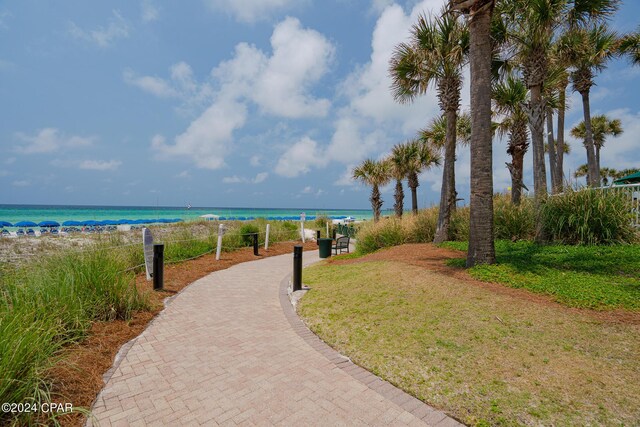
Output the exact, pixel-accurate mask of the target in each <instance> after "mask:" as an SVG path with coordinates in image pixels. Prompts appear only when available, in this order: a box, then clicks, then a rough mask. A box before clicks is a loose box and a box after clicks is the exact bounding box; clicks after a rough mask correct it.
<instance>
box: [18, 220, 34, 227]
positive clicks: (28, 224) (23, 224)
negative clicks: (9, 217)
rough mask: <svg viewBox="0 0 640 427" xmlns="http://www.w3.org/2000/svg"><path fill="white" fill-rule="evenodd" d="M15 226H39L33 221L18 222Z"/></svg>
mask: <svg viewBox="0 0 640 427" xmlns="http://www.w3.org/2000/svg"><path fill="white" fill-rule="evenodd" d="M13 226H14V227H37V226H38V224H36V223H35V222H33V221H20V222H16V223H15V224H14V225H13Z"/></svg>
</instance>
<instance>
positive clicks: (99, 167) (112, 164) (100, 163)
mask: <svg viewBox="0 0 640 427" xmlns="http://www.w3.org/2000/svg"><path fill="white" fill-rule="evenodd" d="M121 164H122V162H121V161H119V160H109V161H105V160H83V161H81V162H80V163H79V164H78V167H79V168H80V169H86V170H95V171H114V170H116V169H118V168H119V167H120V165H121Z"/></svg>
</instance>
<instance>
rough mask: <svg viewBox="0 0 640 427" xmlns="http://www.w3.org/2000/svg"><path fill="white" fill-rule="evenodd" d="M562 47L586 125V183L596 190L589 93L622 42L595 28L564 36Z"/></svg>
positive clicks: (571, 32) (610, 32) (596, 181)
mask: <svg viewBox="0 0 640 427" xmlns="http://www.w3.org/2000/svg"><path fill="white" fill-rule="evenodd" d="M561 43H562V49H563V50H564V51H565V54H566V56H567V57H568V58H569V60H570V62H571V64H572V67H573V71H572V72H571V83H572V85H573V90H574V91H576V92H578V93H580V95H581V96H582V109H583V113H584V123H585V132H584V145H585V148H586V150H587V165H588V166H589V174H588V175H587V183H588V184H589V185H590V186H592V187H595V186H598V185H599V183H600V176H599V175H600V170H599V168H598V162H597V159H596V154H595V146H594V139H593V129H592V127H591V105H590V101H589V93H590V91H591V87H592V86H593V85H594V81H593V78H594V74H595V73H596V72H599V71H602V70H603V69H604V68H605V67H606V63H607V61H608V60H609V59H611V58H612V57H613V56H614V55H616V54H617V47H618V44H619V38H618V35H617V34H616V33H615V32H613V31H610V30H609V29H608V28H607V27H606V26H605V25H596V26H593V27H592V28H589V29H582V28H579V29H575V30H573V31H570V32H568V33H567V34H565V35H564V37H563V40H562V42H561Z"/></svg>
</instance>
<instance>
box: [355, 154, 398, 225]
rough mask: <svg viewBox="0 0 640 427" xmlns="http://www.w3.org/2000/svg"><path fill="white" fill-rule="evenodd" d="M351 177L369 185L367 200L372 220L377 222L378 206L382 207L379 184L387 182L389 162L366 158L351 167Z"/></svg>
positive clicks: (378, 216) (378, 215)
mask: <svg viewBox="0 0 640 427" xmlns="http://www.w3.org/2000/svg"><path fill="white" fill-rule="evenodd" d="M353 179H355V180H357V181H361V182H363V183H364V184H367V185H370V186H371V197H370V198H369V200H370V201H371V209H372V210H373V221H374V222H378V220H380V208H381V207H382V198H381V197H380V186H381V185H385V184H386V183H387V182H389V162H387V161H376V160H372V159H366V160H365V161H363V162H362V163H361V164H360V165H359V166H356V167H355V168H354V169H353Z"/></svg>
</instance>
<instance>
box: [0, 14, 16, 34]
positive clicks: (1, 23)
mask: <svg viewBox="0 0 640 427" xmlns="http://www.w3.org/2000/svg"><path fill="white" fill-rule="evenodd" d="M10 18H13V15H12V14H11V12H9V11H7V10H0V30H8V29H9V25H7V21H8V20H9V19H10Z"/></svg>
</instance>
